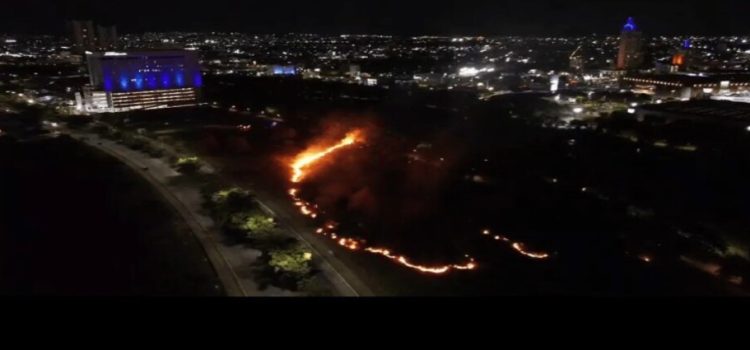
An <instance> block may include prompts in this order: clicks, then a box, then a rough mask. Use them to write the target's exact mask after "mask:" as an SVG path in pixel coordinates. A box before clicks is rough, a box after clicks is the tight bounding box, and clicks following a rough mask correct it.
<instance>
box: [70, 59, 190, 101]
mask: <svg viewBox="0 0 750 350" xmlns="http://www.w3.org/2000/svg"><path fill="white" fill-rule="evenodd" d="M87 62H88V68H89V75H90V85H88V86H86V87H85V88H84V89H83V100H84V106H83V108H84V109H85V110H86V111H89V112H121V111H128V110H134V109H158V108H170V107H185V106H194V105H196V104H198V99H199V94H200V88H201V86H202V85H203V77H202V75H201V70H200V65H199V62H198V57H197V54H196V52H194V51H139V52H113V51H108V52H97V53H93V54H89V55H87Z"/></svg>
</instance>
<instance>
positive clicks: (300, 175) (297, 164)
mask: <svg viewBox="0 0 750 350" xmlns="http://www.w3.org/2000/svg"><path fill="white" fill-rule="evenodd" d="M361 141H362V131H361V130H354V131H352V132H350V133H348V134H346V137H344V138H343V139H341V141H339V142H338V143H337V144H335V145H333V146H329V147H326V148H323V149H322V150H321V149H318V148H317V147H314V148H312V149H308V150H306V151H304V152H302V153H300V154H299V155H298V156H297V157H296V158H295V159H294V161H293V162H292V165H291V167H292V179H291V180H292V183H300V182H302V179H304V178H305V176H306V175H307V172H306V171H305V169H306V168H308V167H310V166H311V165H313V164H315V163H316V162H318V161H319V160H321V159H323V158H324V157H326V156H328V155H330V154H331V153H333V152H336V151H337V150H339V149H341V148H344V147H347V146H351V145H353V144H355V143H357V142H361ZM295 192H296V191H295Z"/></svg>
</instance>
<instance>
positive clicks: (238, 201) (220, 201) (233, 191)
mask: <svg viewBox="0 0 750 350" xmlns="http://www.w3.org/2000/svg"><path fill="white" fill-rule="evenodd" d="M211 202H212V203H213V206H214V207H215V209H216V210H217V211H219V212H223V213H224V214H227V215H230V214H234V213H238V212H241V211H247V210H251V209H253V208H255V199H254V197H253V195H252V193H250V191H246V190H243V189H241V188H239V187H234V188H230V189H228V190H221V191H217V192H215V193H214V194H213V195H212V196H211Z"/></svg>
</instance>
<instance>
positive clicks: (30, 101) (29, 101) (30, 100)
mask: <svg viewBox="0 0 750 350" xmlns="http://www.w3.org/2000/svg"><path fill="white" fill-rule="evenodd" d="M26 102H28V103H29V104H30V105H33V104H34V99H31V98H30V99H28V100H26Z"/></svg>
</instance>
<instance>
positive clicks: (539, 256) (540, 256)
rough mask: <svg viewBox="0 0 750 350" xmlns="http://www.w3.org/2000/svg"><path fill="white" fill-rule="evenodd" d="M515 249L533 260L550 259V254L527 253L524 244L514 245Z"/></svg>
mask: <svg viewBox="0 0 750 350" xmlns="http://www.w3.org/2000/svg"><path fill="white" fill-rule="evenodd" d="M513 249H515V250H516V251H517V252H519V253H521V254H523V255H525V256H528V257H529V258H532V259H547V258H549V254H547V253H533V252H528V251H526V250H525V249H524V246H523V244H522V243H518V242H516V243H513Z"/></svg>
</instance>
